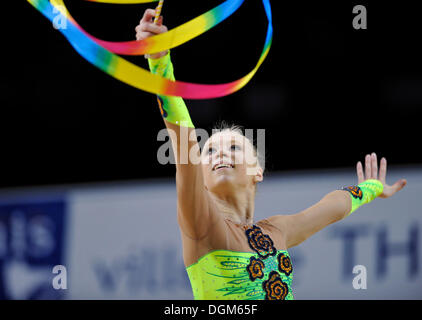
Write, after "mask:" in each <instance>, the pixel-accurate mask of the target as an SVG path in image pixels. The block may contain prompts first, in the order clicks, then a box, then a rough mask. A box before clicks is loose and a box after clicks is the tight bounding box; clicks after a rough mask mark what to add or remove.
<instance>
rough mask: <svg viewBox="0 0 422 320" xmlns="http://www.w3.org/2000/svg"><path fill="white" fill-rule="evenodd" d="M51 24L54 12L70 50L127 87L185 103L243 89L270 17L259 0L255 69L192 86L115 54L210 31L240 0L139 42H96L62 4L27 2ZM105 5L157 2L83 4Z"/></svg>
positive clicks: (57, 0)
mask: <svg viewBox="0 0 422 320" xmlns="http://www.w3.org/2000/svg"><path fill="white" fill-rule="evenodd" d="M27 1H28V2H29V3H30V4H31V5H32V6H34V7H35V8H36V9H37V10H38V11H40V12H41V13H42V14H43V15H44V16H45V17H46V18H47V19H49V20H50V21H52V22H53V23H54V21H55V19H56V17H57V15H58V14H61V17H60V18H61V19H66V23H65V25H66V27H65V28H58V30H59V31H60V32H61V33H62V34H63V35H64V36H65V37H66V38H67V40H68V41H69V43H70V44H71V45H72V46H73V47H74V49H75V50H76V51H77V52H78V53H79V54H80V55H81V56H82V57H83V58H84V59H86V60H87V61H88V62H90V63H91V64H93V65H94V66H96V67H97V68H99V69H101V70H102V71H104V72H105V73H107V74H109V75H110V76H112V77H114V78H115V79H117V80H119V81H122V82H124V83H126V84H128V85H130V86H133V87H135V88H138V89H140V90H144V91H147V92H150V93H154V94H159V95H166V96H179V97H182V98H185V99H210V98H217V97H223V96H226V95H229V94H232V93H234V92H236V91H238V90H240V89H241V88H242V87H244V86H245V85H246V84H247V83H248V82H249V81H250V80H251V79H252V77H253V76H254V75H255V73H256V72H257V70H258V69H259V67H260V66H261V64H262V63H263V62H264V60H265V58H266V56H267V55H268V52H269V50H270V47H271V42H272V34H273V28H272V16H271V5H270V2H269V0H262V3H263V5H264V8H265V13H266V15H267V19H268V29H267V35H266V39H265V44H264V49H263V51H262V53H261V56H260V58H259V59H258V62H257V64H256V66H255V67H254V68H253V70H252V71H250V72H249V73H248V74H246V75H245V76H244V77H242V78H240V79H238V80H236V81H233V82H229V83H223V84H198V83H190V82H183V81H171V80H168V79H166V78H163V77H161V76H158V75H155V74H152V73H151V72H149V71H147V70H145V69H143V68H141V67H139V66H137V65H135V64H133V63H131V62H129V61H127V60H126V59H123V58H122V57H120V56H118V54H121V55H143V54H147V53H156V52H160V51H165V50H168V49H171V48H175V47H177V46H179V45H181V44H183V43H186V42H188V41H190V40H192V39H194V38H195V37H197V36H199V35H201V34H203V33H204V32H206V31H208V30H210V29H211V28H213V27H214V26H216V25H217V24H219V23H220V22H222V21H223V20H225V19H226V18H228V17H229V16H230V15H232V14H233V13H234V12H235V11H236V10H237V9H238V8H239V7H240V6H241V5H242V3H243V2H244V0H226V1H225V2H223V3H222V4H220V5H219V6H217V7H215V8H213V9H211V10H209V11H208V12H206V13H204V14H202V15H200V16H198V17H196V18H194V19H192V20H190V21H188V22H186V23H184V24H182V25H180V26H178V27H176V28H174V29H172V30H169V31H168V32H165V33H162V34H159V35H155V36H152V37H149V38H147V39H144V40H140V41H125V42H111V41H105V40H101V39H98V38H96V37H94V36H92V35H91V34H89V33H88V32H86V31H85V30H84V29H83V28H82V27H81V26H80V25H79V24H78V23H77V22H76V20H75V19H74V18H73V17H72V16H71V15H70V13H69V11H68V10H67V8H66V6H65V4H64V2H63V0H27ZM86 1H89V2H97V3H109V4H140V3H149V2H155V1H157V0H86Z"/></svg>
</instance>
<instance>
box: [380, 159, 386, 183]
mask: <svg viewBox="0 0 422 320" xmlns="http://www.w3.org/2000/svg"><path fill="white" fill-rule="evenodd" d="M386 176H387V159H385V158H381V162H380V173H379V180H380V181H381V182H382V184H385V178H386Z"/></svg>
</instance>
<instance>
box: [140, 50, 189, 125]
mask: <svg viewBox="0 0 422 320" xmlns="http://www.w3.org/2000/svg"><path fill="white" fill-rule="evenodd" d="M148 65H149V69H150V70H151V72H152V73H153V74H157V75H160V76H162V77H164V78H166V79H169V80H172V81H174V80H175V78H174V74H173V64H172V62H171V59H170V50H168V52H167V54H166V55H165V56H163V57H161V58H158V59H151V58H149V59H148ZM157 99H158V106H159V107H160V112H161V115H162V116H163V117H164V119H166V120H167V121H168V122H171V123H173V124H177V125H179V126H183V127H189V128H195V127H194V125H193V123H192V120H191V118H190V115H189V111H188V108H187V107H186V104H185V101H184V100H183V99H182V98H181V97H173V96H164V95H157Z"/></svg>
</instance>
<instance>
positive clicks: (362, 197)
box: [341, 179, 384, 215]
mask: <svg viewBox="0 0 422 320" xmlns="http://www.w3.org/2000/svg"><path fill="white" fill-rule="evenodd" d="M383 189H384V186H383V184H382V183H381V181H379V180H376V179H368V180H366V181H364V182H361V183H359V184H358V185H357V186H349V187H344V188H342V189H341V190H344V191H348V192H349V193H350V197H351V199H352V209H351V210H350V212H349V214H348V215H350V214H351V213H352V212H353V211H355V210H357V209H358V208H359V207H360V206H362V205H364V204H366V203H369V202H371V201H372V200H374V199H375V198H376V197H378V196H379V195H380V194H381V193H382V191H383Z"/></svg>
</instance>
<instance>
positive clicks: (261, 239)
mask: <svg viewBox="0 0 422 320" xmlns="http://www.w3.org/2000/svg"><path fill="white" fill-rule="evenodd" d="M245 234H246V237H247V238H248V243H249V246H250V247H251V249H252V250H254V251H255V252H256V253H257V254H258V256H259V258H258V259H256V258H254V257H253V256H252V257H251V258H250V263H249V265H248V267H247V271H248V273H249V278H250V279H251V281H255V279H257V278H263V274H264V272H263V269H265V267H266V265H265V262H267V265H268V266H269V267H273V266H274V256H275V255H276V253H277V249H276V248H275V247H274V243H273V241H272V240H271V238H270V237H269V236H268V235H265V234H263V233H262V230H261V228H260V227H258V226H256V225H253V226H252V228H248V229H246V230H245ZM268 258H270V259H268ZM276 264H277V270H278V271H280V272H282V273H284V274H285V275H286V276H289V275H290V274H291V273H292V272H293V267H292V263H291V261H290V257H289V256H288V255H286V253H283V252H280V253H279V254H278V255H277V259H276ZM262 288H263V290H264V292H265V300H285V299H286V297H287V295H288V294H289V285H288V284H287V283H286V282H285V281H283V280H282V278H281V275H280V274H279V273H278V272H277V271H276V270H271V272H270V273H269V275H268V278H267V279H266V280H265V281H263V282H262Z"/></svg>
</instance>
